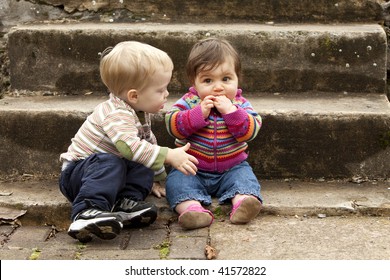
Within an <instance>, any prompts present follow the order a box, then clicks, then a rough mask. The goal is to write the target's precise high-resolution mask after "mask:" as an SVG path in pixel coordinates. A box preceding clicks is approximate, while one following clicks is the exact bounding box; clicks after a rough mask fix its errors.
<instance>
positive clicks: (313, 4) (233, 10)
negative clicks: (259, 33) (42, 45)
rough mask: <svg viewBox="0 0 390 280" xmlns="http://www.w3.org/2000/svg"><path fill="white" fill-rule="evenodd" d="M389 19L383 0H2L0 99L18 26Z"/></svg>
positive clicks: (388, 7) (7, 81) (389, 10)
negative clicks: (13, 29) (14, 29)
mask: <svg viewBox="0 0 390 280" xmlns="http://www.w3.org/2000/svg"><path fill="white" fill-rule="evenodd" d="M237 7H239V8H237ZM389 19H390V4H389V3H388V1H383V0H275V1H269V0H260V1H259V0H256V1H254V0H214V1H206V0H189V1H182V0H164V1H153V0H39V1H38V0H20V1H15V0H1V1H0V98H1V95H2V94H3V93H4V92H5V91H7V89H8V88H9V84H10V79H9V70H8V56H7V53H6V49H7V48H6V44H7V33H8V31H9V30H10V28H11V27H12V26H15V25H20V24H27V23H32V22H69V21H70V22H73V21H75V22H80V21H83V22H86V21H93V22H140V21H141V22H151V21H153V22H171V23H172V22H205V23H206V22H218V23H231V22H247V23H248V22H252V23H253V22H255V23H275V24H278V23H289V22H295V23H339V22H359V23H361V22H370V23H372V22H379V23H383V22H384V28H385V30H386V31H387V30H388V26H390V20H389ZM388 34H390V32H388ZM388 65H390V63H388Z"/></svg>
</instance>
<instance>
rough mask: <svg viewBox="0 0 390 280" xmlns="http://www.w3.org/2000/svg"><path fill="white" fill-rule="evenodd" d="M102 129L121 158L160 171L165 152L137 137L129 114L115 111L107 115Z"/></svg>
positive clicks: (134, 124)
mask: <svg viewBox="0 0 390 280" xmlns="http://www.w3.org/2000/svg"><path fill="white" fill-rule="evenodd" d="M102 127H103V130H104V131H105V133H106V134H107V136H108V137H109V138H110V139H111V141H112V142H113V143H114V144H115V146H116V148H117V149H118V151H119V152H120V153H121V154H122V156H123V157H125V158H127V159H129V160H131V161H135V162H138V163H141V164H143V165H145V166H146V167H148V168H151V169H153V170H154V171H159V170H161V169H162V167H163V165H164V160H165V157H166V153H167V151H165V149H164V148H161V147H159V146H158V145H154V144H151V143H149V142H148V141H146V140H144V139H140V138H139V137H138V129H137V127H136V123H135V118H134V116H133V115H132V113H131V112H129V111H126V110H116V111H114V112H112V113H109V114H108V115H107V116H106V118H105V120H104V122H103V124H102Z"/></svg>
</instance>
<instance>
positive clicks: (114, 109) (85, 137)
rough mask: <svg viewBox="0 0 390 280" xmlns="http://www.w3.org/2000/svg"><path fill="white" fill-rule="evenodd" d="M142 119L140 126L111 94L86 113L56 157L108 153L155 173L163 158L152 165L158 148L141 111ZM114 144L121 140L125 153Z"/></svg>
mask: <svg viewBox="0 0 390 280" xmlns="http://www.w3.org/2000/svg"><path fill="white" fill-rule="evenodd" d="M144 118H145V123H144V124H143V125H142V124H141V122H140V120H139V118H138V116H137V114H136V112H135V111H134V110H133V109H132V108H131V107H130V105H128V104H127V103H126V102H124V101H123V100H121V99H120V98H118V97H116V96H115V95H113V94H111V95H110V98H109V100H107V101H105V102H103V103H101V104H99V105H98V106H97V107H96V108H95V109H94V111H93V113H92V114H91V115H89V116H88V118H87V120H86V121H85V122H84V123H83V125H82V126H81V127H80V129H79V131H78V132H77V133H76V135H75V137H74V138H73V139H72V143H71V145H70V146H69V148H68V151H67V152H66V153H63V154H61V156H60V160H61V161H64V160H67V161H78V160H81V159H85V158H87V157H88V156H90V155H92V154H94V153H111V154H114V155H117V156H119V157H125V158H127V159H129V160H132V161H135V162H138V163H141V164H143V165H145V166H146V167H149V168H152V169H153V170H154V171H155V172H156V175H158V174H162V173H164V172H165V169H164V165H163V161H162V162H160V163H159V164H157V165H156V161H158V159H160V157H161V151H160V147H159V146H157V140H156V137H155V136H154V134H153V133H152V131H151V120H150V114H146V113H145V114H144ZM117 143H122V144H123V143H124V144H125V145H126V147H127V148H128V149H126V150H127V151H128V152H127V153H126V154H121V153H120V152H119V151H118V149H117V147H118V146H117ZM160 160H161V159H160Z"/></svg>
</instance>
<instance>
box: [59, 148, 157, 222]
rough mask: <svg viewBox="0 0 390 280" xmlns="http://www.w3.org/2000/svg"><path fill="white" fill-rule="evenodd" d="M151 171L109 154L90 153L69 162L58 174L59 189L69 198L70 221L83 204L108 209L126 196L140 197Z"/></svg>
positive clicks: (147, 189) (150, 183)
mask: <svg viewBox="0 0 390 280" xmlns="http://www.w3.org/2000/svg"><path fill="white" fill-rule="evenodd" d="M153 178H154V171H152V170H151V169H149V168H147V167H145V166H144V165H142V164H139V163H136V162H132V161H129V160H127V159H124V158H120V157H118V156H115V155H113V154H103V153H102V154H93V155H91V156H90V157H88V158H86V159H84V160H80V161H77V162H72V163H70V164H69V165H68V166H67V167H66V168H65V170H63V171H62V172H61V176H60V182H59V184H60V190H61V192H62V194H63V195H64V196H65V197H66V198H67V199H68V200H69V201H70V202H72V217H71V218H72V221H73V219H74V218H75V216H76V215H77V214H78V213H79V212H80V211H83V210H85V209H87V208H98V209H100V210H103V211H111V209H112V207H113V206H114V204H115V202H116V201H118V200H120V199H121V198H124V197H128V198H131V199H133V200H136V201H143V200H145V198H146V197H147V196H148V195H149V193H150V191H151V189H152V186H153Z"/></svg>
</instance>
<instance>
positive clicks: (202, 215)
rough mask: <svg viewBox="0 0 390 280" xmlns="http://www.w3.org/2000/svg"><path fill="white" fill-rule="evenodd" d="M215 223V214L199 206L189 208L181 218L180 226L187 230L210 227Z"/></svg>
mask: <svg viewBox="0 0 390 280" xmlns="http://www.w3.org/2000/svg"><path fill="white" fill-rule="evenodd" d="M213 221H214V215H213V213H211V211H209V210H207V209H204V208H203V207H202V206H200V205H198V204H192V205H190V206H188V208H187V209H186V210H185V211H184V212H183V213H181V215H180V216H179V224H180V225H181V226H182V227H183V228H185V229H196V228H202V227H208V226H210V225H211V223H212V222H213Z"/></svg>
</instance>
